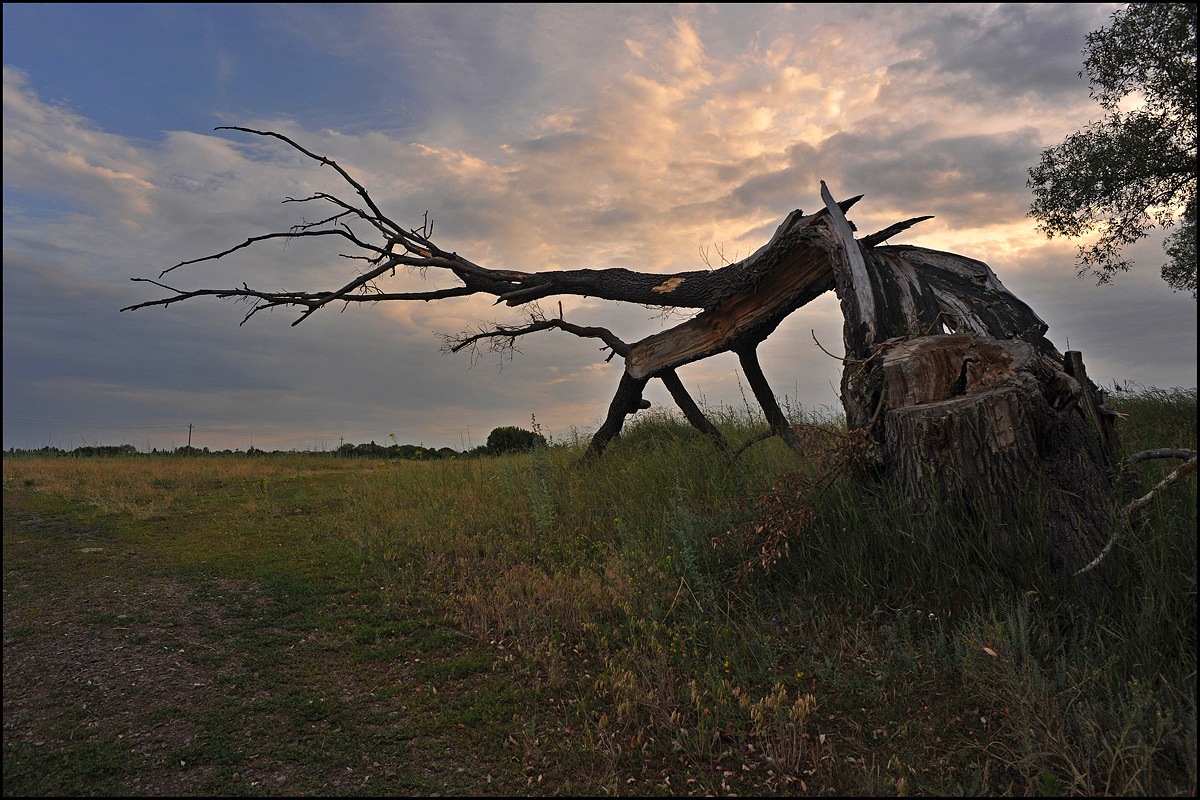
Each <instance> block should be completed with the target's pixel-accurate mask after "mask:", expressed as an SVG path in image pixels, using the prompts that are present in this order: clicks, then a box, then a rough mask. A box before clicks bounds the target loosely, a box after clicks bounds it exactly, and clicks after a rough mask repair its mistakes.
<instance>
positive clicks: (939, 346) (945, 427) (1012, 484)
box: [873, 334, 1112, 571]
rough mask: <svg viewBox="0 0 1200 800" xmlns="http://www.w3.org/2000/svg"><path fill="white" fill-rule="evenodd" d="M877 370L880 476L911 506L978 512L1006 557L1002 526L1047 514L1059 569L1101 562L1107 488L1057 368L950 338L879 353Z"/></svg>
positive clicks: (1026, 352) (1030, 356)
mask: <svg viewBox="0 0 1200 800" xmlns="http://www.w3.org/2000/svg"><path fill="white" fill-rule="evenodd" d="M877 369H878V370H879V371H880V373H881V377H882V383H883V386H882V407H881V414H880V416H879V418H878V420H877V423H876V425H875V427H874V429H873V433H874V439H875V442H876V444H877V447H878V464H879V476H880V477H882V478H883V479H884V480H886V481H888V482H890V483H891V484H892V485H893V486H895V487H896V488H897V489H898V490H899V491H901V492H903V493H904V494H906V495H907V496H909V497H911V498H913V501H914V505H915V506H916V507H918V508H921V509H923V510H929V509H931V508H934V507H945V508H950V509H955V510H958V511H962V510H966V509H972V510H976V511H979V512H981V513H983V514H985V515H986V518H987V519H988V520H989V521H990V523H991V524H992V526H993V527H992V532H993V535H994V536H995V539H996V541H997V542H998V543H999V545H1000V546H1001V548H1002V549H1005V548H1009V547H1011V545H1012V542H1010V541H1009V538H1008V526H1009V525H1010V524H1012V523H1015V522H1016V521H1017V519H1018V518H1019V517H1020V516H1021V514H1023V513H1026V512H1029V511H1031V510H1033V508H1034V504H1036V503H1044V504H1046V505H1045V508H1044V513H1045V514H1046V517H1045V518H1046V521H1047V522H1046V527H1047V533H1048V534H1049V535H1050V538H1051V541H1050V547H1051V552H1052V558H1053V562H1054V565H1055V567H1056V568H1057V569H1059V570H1060V571H1066V570H1074V569H1077V568H1078V567H1079V566H1081V565H1083V564H1085V563H1087V561H1088V560H1089V559H1091V558H1092V557H1093V556H1094V555H1095V554H1096V553H1097V552H1098V551H1099V549H1100V547H1102V546H1103V543H1104V541H1105V539H1106V534H1107V529H1108V521H1109V519H1108V515H1109V502H1108V501H1109V497H1110V495H1111V491H1112V478H1111V474H1110V471H1109V464H1108V459H1107V457H1106V454H1105V452H1104V449H1103V447H1102V446H1101V440H1100V438H1099V437H1098V436H1097V435H1096V431H1095V429H1094V428H1093V427H1092V426H1091V424H1090V423H1089V422H1088V420H1087V419H1086V418H1085V417H1084V415H1083V414H1081V413H1080V404H1079V401H1080V397H1081V396H1082V395H1083V394H1084V392H1083V389H1082V387H1081V385H1080V384H1079V382H1078V381H1076V380H1075V379H1074V378H1073V377H1071V376H1070V375H1068V374H1067V373H1066V372H1065V371H1064V369H1063V366H1062V365H1058V364H1055V363H1054V362H1052V361H1050V360H1048V359H1046V358H1044V357H1043V356H1042V355H1041V354H1039V353H1038V352H1037V350H1036V349H1035V348H1034V347H1033V346H1032V345H1030V344H1028V343H1026V342H1022V341H1020V340H1008V341H1001V340H997V339H989V338H983V337H978V336H974V335H970V334H953V335H939V336H925V337H918V338H913V339H897V340H892V341H889V342H885V343H883V346H882V347H881V348H880V352H879V355H878V360H877Z"/></svg>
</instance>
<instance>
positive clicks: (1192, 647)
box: [4, 390, 1196, 795]
mask: <svg viewBox="0 0 1200 800" xmlns="http://www.w3.org/2000/svg"><path fill="white" fill-rule="evenodd" d="M1114 404H1115V405H1116V406H1117V407H1118V409H1119V410H1120V411H1121V412H1122V413H1123V414H1125V415H1126V416H1125V417H1124V418H1123V419H1122V421H1121V427H1120V434H1121V436H1122V439H1123V442H1124V444H1125V446H1126V447H1127V449H1129V450H1130V451H1133V450H1139V449H1143V448H1148V447H1158V446H1175V447H1195V442H1196V427H1195V418H1196V393H1195V391H1194V390H1190V391H1183V390H1172V391H1167V392H1163V391H1159V390H1145V391H1141V392H1136V393H1118V395H1117V396H1116V397H1115V398H1114ZM639 417H641V419H638V420H637V421H636V422H635V423H634V424H632V425H631V426H630V427H629V429H628V430H627V431H626V432H625V433H624V434H622V436H621V437H620V438H619V439H618V440H617V441H616V442H615V443H614V444H613V445H612V446H611V448H610V450H609V451H608V452H607V453H606V455H605V457H604V458H603V459H600V460H594V461H588V462H584V461H581V455H582V451H583V443H581V442H578V441H573V442H567V443H557V444H555V443H552V444H551V446H550V447H547V448H542V449H539V450H536V451H534V452H532V453H529V454H523V455H512V456H506V457H503V458H498V459H482V460H480V459H460V460H447V461H437V462H393V463H380V464H371V465H369V466H364V465H363V464H361V463H354V462H350V463H340V464H337V465H336V466H326V467H321V468H320V469H322V470H326V471H327V472H323V473H321V476H322V477H321V479H322V480H334V481H335V482H336V485H337V487H338V488H337V501H336V504H335V507H334V508H333V509H332V511H331V513H328V514H325V515H322V516H320V527H321V530H322V534H321V535H322V536H324V537H329V538H331V539H336V540H337V541H339V542H343V543H345V544H347V545H349V546H352V547H354V548H357V549H358V550H359V552H360V553H361V557H362V558H363V560H364V562H365V563H367V564H369V565H371V566H372V568H373V571H372V574H373V575H379V576H384V577H383V581H384V585H381V586H379V587H378V592H379V601H380V602H381V603H384V604H386V605H387V606H388V607H390V608H394V609H402V608H403V607H404V606H405V604H407V603H412V602H416V601H418V600H421V601H422V602H429V600H430V598H434V599H436V601H437V603H438V604H439V607H440V608H442V609H443V611H444V613H445V614H446V615H447V616H448V618H449V619H451V620H453V622H454V624H456V625H457V626H458V627H459V628H460V629H461V630H463V631H464V632H466V633H468V634H469V635H471V636H473V637H476V638H478V639H480V640H482V641H484V642H486V643H487V644H488V645H489V646H490V647H493V648H496V649H497V650H498V651H504V652H506V653H508V654H510V656H511V657H512V658H515V659H518V660H519V662H520V663H521V664H523V665H524V669H525V674H526V675H527V677H528V681H529V682H530V684H531V685H532V686H534V687H535V688H536V691H537V692H538V694H539V696H541V697H543V698H545V700H546V703H545V704H544V706H543V708H544V709H545V711H544V716H543V717H542V718H539V719H538V720H532V719H531V720H525V721H524V722H523V724H526V725H527V726H528V728H529V731H530V732H529V736H528V742H527V743H526V746H527V747H533V746H534V745H533V744H532V743H533V742H534V741H535V740H536V741H537V742H540V744H538V745H537V747H539V748H542V749H544V750H547V749H548V750H547V751H548V752H550V753H551V754H552V755H554V756H555V757H558V758H563V759H571V758H576V759H577V761H576V762H575V763H577V764H578V765H580V766H579V769H580V770H582V771H581V772H580V773H579V774H580V775H581V776H582V777H580V779H579V780H580V781H581V782H580V783H579V784H577V785H575V786H574V787H573V788H574V789H575V790H576V791H581V792H592V793H595V792H600V791H604V792H613V793H620V792H627V791H645V790H646V787H647V786H650V787H651V788H654V789H655V790H656V791H667V792H674V791H679V792H687V791H689V790H692V791H708V792H722V791H747V790H753V791H760V792H761V791H780V792H800V791H806V790H807V791H813V792H816V791H831V792H837V793H845V794H866V793H871V794H897V793H898V794H905V793H936V794H958V793H979V794H1072V795H1090V794H1165V795H1174V794H1194V793H1195V789H1196V673H1195V669H1196V594H1195V591H1196V537H1195V531H1196V496H1195V483H1194V480H1192V482H1191V483H1190V484H1187V485H1180V486H1176V487H1174V488H1173V489H1172V490H1171V491H1169V492H1168V493H1166V494H1164V495H1163V496H1162V497H1160V498H1159V499H1157V500H1156V501H1155V502H1154V503H1152V504H1151V505H1150V506H1149V507H1148V508H1147V509H1145V510H1144V512H1142V513H1140V514H1139V515H1138V516H1136V517H1135V518H1134V519H1125V518H1123V517H1120V516H1119V515H1118V516H1116V517H1115V520H1116V521H1115V523H1114V524H1116V525H1119V526H1122V528H1121V530H1122V537H1121V539H1120V543H1119V545H1118V546H1117V547H1115V548H1114V549H1113V551H1112V552H1111V553H1110V554H1109V556H1108V557H1107V558H1106V560H1105V561H1104V563H1103V564H1102V565H1101V566H1100V567H1099V568H1098V569H1097V570H1095V571H1094V574H1089V576H1087V577H1086V578H1080V579H1073V578H1064V577H1062V576H1060V575H1058V574H1056V573H1055V572H1054V571H1053V570H1052V569H1051V568H1050V557H1049V543H1048V542H1047V541H1045V537H1044V536H1043V534H1042V531H1043V530H1044V529H1043V527H1042V524H1041V518H1040V516H1039V515H1040V511H1039V509H1038V508H1036V507H1035V506H1034V505H1033V504H1032V503H1031V504H1030V507H1029V508H1028V509H1025V510H1024V511H1023V513H1022V514H1021V515H1020V516H1021V524H1020V525H1018V526H1016V527H1015V528H1014V529H1012V530H1009V531H1006V532H1005V533H1004V535H1003V536H999V535H997V532H996V531H993V530H991V529H990V528H989V526H988V525H987V524H986V523H985V522H982V521H975V520H970V519H965V518H962V517H951V516H948V515H946V514H944V513H929V514H926V515H917V514H914V513H912V511H911V509H910V506H909V504H908V502H907V499H906V498H904V497H901V496H897V495H895V494H893V493H889V492H888V491H886V490H885V489H880V488H874V489H872V488H869V487H864V486H863V485H861V484H858V483H856V482H855V481H853V480H851V479H850V478H849V477H848V476H845V475H841V476H837V477H835V478H833V479H832V480H828V481H825V482H822V483H819V484H818V483H817V482H816V481H815V479H816V478H817V477H819V476H820V475H821V474H822V472H823V470H824V469H825V468H826V467H827V466H828V464H829V463H830V459H829V451H830V449H831V447H832V446H833V443H834V442H835V441H836V431H835V430H834V432H832V433H831V430H833V429H836V427H837V425H838V423H839V421H838V420H836V419H825V418H814V417H808V418H800V419H796V420H795V421H796V422H797V423H799V424H801V425H803V426H805V430H806V431H808V441H810V443H811V446H812V447H813V453H812V458H811V459H805V460H803V461H800V462H798V461H797V460H796V458H795V457H794V456H793V455H792V454H791V453H790V452H789V451H787V450H786V449H785V448H784V447H783V446H782V444H781V443H780V442H779V441H778V440H768V441H765V442H762V443H760V444H758V445H756V446H754V447H753V448H751V449H749V450H748V451H746V452H745V453H743V454H742V455H741V456H740V457H739V458H737V459H730V458H727V457H725V456H722V455H720V454H719V453H718V452H717V451H716V450H715V449H714V448H713V447H712V446H711V445H710V444H709V442H708V441H707V440H706V439H704V438H703V437H702V436H700V435H699V434H697V433H696V432H695V431H693V430H692V429H690V428H689V427H687V425H686V424H685V423H683V422H681V421H679V420H677V419H674V418H672V417H670V416H667V415H661V414H659V415H648V416H647V415H639ZM718 417H719V425H720V427H721V428H722V430H723V432H724V433H725V435H726V436H727V437H728V438H729V439H730V440H731V441H732V442H735V443H737V442H740V441H744V440H746V439H748V438H750V436H752V435H753V434H754V432H755V431H756V426H758V425H761V422H760V421H758V420H755V419H753V418H752V415H747V414H742V413H736V412H724V413H722V414H719V415H718ZM129 463H130V464H135V463H136V462H129ZM146 463H147V464H151V463H153V464H156V466H153V467H148V468H146V469H141V468H138V467H134V466H126V465H125V463H124V462H122V465H121V469H120V470H119V471H118V470H116V469H113V468H112V466H111V465H104V466H102V465H88V464H86V463H83V464H70V463H69V462H63V465H62V466H61V467H47V466H44V465H40V466H38V468H37V470H32V469H30V470H28V471H25V470H24V468H23V467H22V464H21V462H19V461H14V462H12V463H10V461H9V460H7V459H6V460H5V464H4V472H5V476H4V480H5V486H6V487H8V486H10V485H15V484H16V483H21V482H23V481H34V482H35V483H37V485H38V487H39V488H40V489H42V490H44V491H47V492H57V493H61V494H63V495H71V494H72V493H75V494H76V495H78V494H79V493H80V492H82V491H83V490H84V487H87V491H88V492H90V493H91V495H90V496H91V499H90V500H89V501H88V502H93V503H96V504H99V505H105V504H112V505H113V507H112V508H111V509H110V510H111V511H113V512H114V513H128V514H134V515H142V516H146V515H150V514H156V513H158V514H161V513H169V511H170V509H172V508H178V507H179V506H180V504H183V505H187V504H195V503H201V502H202V500H203V494H204V491H205V487H206V486H209V487H211V486H212V485H214V484H215V483H220V482H229V481H245V482H246V484H247V488H246V497H247V502H255V503H271V502H283V503H285V504H286V503H296V502H301V503H303V500H302V499H301V500H300V501H297V500H296V499H295V498H296V495H295V492H294V491H293V492H292V493H291V494H290V495H289V498H291V499H288V500H286V501H272V500H271V499H270V492H271V482H272V481H279V480H287V481H295V482H297V484H296V485H298V486H302V485H303V481H304V480H305V478H304V476H303V474H302V472H301V471H300V470H301V466H300V465H299V464H296V465H290V466H288V465H284V466H281V467H280V468H279V469H280V470H281V471H280V473H279V475H278V476H276V475H275V474H272V473H270V472H269V471H267V467H265V466H263V465H258V466H257V467H256V468H248V469H249V471H248V472H236V470H237V469H240V467H229V468H228V469H229V470H235V471H234V472H214V473H201V472H193V471H189V470H192V467H190V466H186V465H187V464H188V462H186V461H179V462H172V463H173V464H174V463H178V464H180V465H184V466H178V467H175V466H172V467H170V469H167V468H166V467H164V466H163V464H164V462H161V461H159V462H146ZM205 463H206V464H212V463H217V462H211V461H210V462H205ZM274 464H275V462H271V465H272V466H274ZM1142 469H1144V471H1146V472H1147V473H1148V474H1149V473H1153V474H1157V473H1155V472H1154V471H1155V470H1159V471H1161V469H1162V467H1161V465H1153V464H1151V465H1145V466H1144V467H1143V468H1142ZM172 470H173V471H172ZM256 470H257V471H256ZM312 474H313V475H315V474H316V473H312ZM309 479H310V480H311V479H312V477H311V475H310V477H309ZM260 490H261V491H260ZM323 496H324V495H323ZM117 497H120V498H121V499H120V501H117V500H116V498H117ZM801 510H803V513H801ZM772 534H773V535H774V538H769V537H771V536H772ZM764 542H767V544H764ZM539 726H542V727H544V728H552V729H553V730H555V731H557V732H558V733H557V734H556V736H555V737H553V740H549V741H548V740H547V738H546V737H544V736H542V737H540V738H539V737H538V736H536V735H535V733H536V729H538V727H539ZM583 765H586V767H584V766H583ZM648 765H649V766H648ZM635 770H636V771H638V773H637V774H638V776H639V777H638V778H637V780H638V781H649V783H648V784H647V783H635V784H631V783H629V782H630V781H632V780H634V777H633V773H634V771H635ZM680 770H682V775H683V776H685V777H683V778H680V777H676V778H675V782H674V783H672V782H671V780H672V775H673V774H676V775H677V774H678V773H679V771H680ZM673 771H674V772H673ZM647 776H648V777H647ZM681 780H686V781H690V782H691V783H685V784H684V785H682V786H681V785H679V782H680V781H681ZM655 781H657V783H655Z"/></svg>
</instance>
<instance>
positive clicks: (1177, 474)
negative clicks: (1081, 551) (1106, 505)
mask: <svg viewBox="0 0 1200 800" xmlns="http://www.w3.org/2000/svg"><path fill="white" fill-rule="evenodd" d="M1145 452H1147V453H1148V452H1153V451H1149V450H1147V451H1145ZM1137 455H1142V453H1138V454H1137ZM1162 457H1164V456H1147V458H1162ZM1195 471H1196V453H1195V451H1193V452H1192V457H1191V458H1190V459H1188V460H1187V461H1185V462H1184V463H1183V464H1180V465H1179V466H1178V467H1176V468H1175V469H1174V470H1172V471H1171V473H1170V474H1169V475H1167V477H1165V478H1163V479H1162V480H1161V481H1159V482H1158V483H1157V484H1156V485H1155V486H1154V488H1153V489H1151V490H1150V491H1149V492H1147V493H1146V494H1144V495H1142V496H1141V497H1139V498H1138V499H1136V500H1134V501H1133V502H1131V503H1130V504H1129V505H1127V506H1125V507H1124V508H1123V509H1121V511H1122V513H1123V514H1125V515H1126V516H1128V515H1129V514H1132V513H1133V512H1134V511H1137V510H1138V509H1139V508H1143V507H1145V506H1147V505H1149V503H1150V501H1151V500H1153V499H1154V497H1155V495H1157V494H1158V493H1159V492H1161V491H1162V490H1163V489H1165V488H1167V487H1168V486H1170V485H1171V484H1172V483H1175V482H1176V481H1177V480H1179V479H1180V478H1182V477H1183V476H1185V475H1188V474H1189V473H1192V472H1195ZM1120 536H1121V529H1120V528H1117V529H1116V531H1114V532H1113V535H1112V537H1111V538H1110V539H1109V540H1108V544H1106V545H1104V549H1103V550H1101V551H1100V555H1098V556H1096V557H1095V558H1094V559H1092V560H1091V561H1090V562H1088V564H1087V565H1086V566H1084V567H1083V568H1082V569H1080V570H1079V571H1078V572H1076V573H1075V577H1079V576H1080V575H1082V574H1084V573H1085V572H1088V571H1090V570H1093V569H1095V568H1096V567H1098V566H1100V562H1101V561H1103V560H1104V558H1105V556H1107V555H1108V554H1109V552H1110V551H1111V550H1112V549H1113V546H1114V545H1116V543H1117V540H1118V539H1119V538H1120Z"/></svg>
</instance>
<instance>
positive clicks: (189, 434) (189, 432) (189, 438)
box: [188, 422, 192, 453]
mask: <svg viewBox="0 0 1200 800" xmlns="http://www.w3.org/2000/svg"><path fill="white" fill-rule="evenodd" d="M188 452H189V453H190V452H192V423H190V422H189V423H188Z"/></svg>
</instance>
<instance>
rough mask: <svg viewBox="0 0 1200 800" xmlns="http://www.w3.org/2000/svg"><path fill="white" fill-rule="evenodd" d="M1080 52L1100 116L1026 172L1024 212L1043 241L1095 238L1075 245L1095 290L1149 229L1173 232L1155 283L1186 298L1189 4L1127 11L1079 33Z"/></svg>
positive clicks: (1191, 166)
mask: <svg viewBox="0 0 1200 800" xmlns="http://www.w3.org/2000/svg"><path fill="white" fill-rule="evenodd" d="M1084 53H1085V55H1086V58H1085V60H1084V62H1083V64H1084V70H1085V71H1086V72H1087V76H1088V80H1089V83H1090V85H1091V96H1092V98H1093V99H1094V100H1096V101H1097V102H1098V103H1100V106H1101V107H1102V108H1103V109H1104V111H1105V112H1106V116H1105V117H1104V118H1103V119H1102V120H1101V121H1100V122H1093V123H1091V124H1089V125H1088V126H1087V127H1086V128H1084V129H1083V130H1081V131H1079V132H1077V133H1073V134H1071V135H1070V136H1068V137H1067V138H1066V139H1065V140H1063V142H1062V143H1060V144H1058V145H1056V146H1054V147H1051V148H1050V149H1048V150H1046V151H1044V152H1043V153H1042V157H1041V163H1039V164H1038V165H1037V166H1034V167H1032V168H1030V170H1029V182H1028V185H1029V187H1030V188H1031V189H1033V194H1034V202H1033V206H1032V207H1031V209H1030V212H1029V214H1030V216H1032V217H1035V218H1036V219H1038V220H1039V222H1040V225H1039V228H1040V229H1041V230H1042V231H1043V232H1044V233H1045V234H1046V235H1047V236H1049V237H1051V238H1052V237H1054V236H1067V237H1074V236H1082V235H1085V234H1089V233H1093V232H1099V234H1100V235H1099V238H1098V239H1097V240H1096V241H1095V243H1094V244H1090V245H1084V246H1080V248H1079V262H1078V264H1077V265H1076V266H1077V267H1078V269H1079V274H1080V275H1081V276H1082V275H1084V274H1086V273H1088V272H1091V273H1093V274H1094V275H1095V276H1096V277H1097V279H1098V282H1099V283H1108V282H1109V281H1111V280H1112V277H1113V275H1114V273H1116V272H1120V271H1125V270H1128V269H1129V267H1130V265H1131V262H1129V261H1127V260H1126V259H1124V258H1122V256H1121V249H1122V248H1123V247H1124V246H1125V245H1128V244H1132V243H1133V242H1136V241H1137V240H1138V239H1141V238H1142V237H1144V236H1145V235H1146V232H1147V231H1148V230H1149V229H1151V228H1153V227H1155V226H1156V225H1157V226H1161V227H1164V228H1166V227H1171V226H1173V225H1177V226H1178V227H1177V229H1176V230H1175V231H1174V232H1173V233H1172V234H1171V235H1170V236H1169V237H1168V238H1167V241H1166V244H1165V246H1164V249H1165V250H1166V254H1167V256H1168V258H1169V261H1168V262H1167V263H1166V264H1165V265H1164V266H1163V268H1162V277H1163V280H1165V281H1166V282H1167V284H1168V285H1170V286H1171V287H1172V288H1173V289H1176V290H1180V291H1189V292H1191V293H1192V297H1195V296H1196V4H1195V3H1130V4H1128V5H1127V6H1125V7H1124V8H1122V9H1120V10H1118V11H1116V12H1115V13H1114V14H1113V17H1112V24H1111V26H1110V27H1108V28H1105V29H1101V30H1098V31H1093V32H1092V33H1089V34H1088V36H1087V46H1086V47H1085V49H1084ZM1083 75H1084V72H1083V71H1081V72H1080V73H1079V76H1080V77H1083ZM1122 106H1124V109H1123V108H1122Z"/></svg>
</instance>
